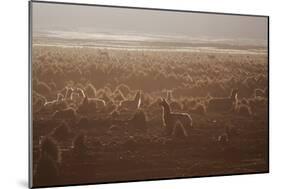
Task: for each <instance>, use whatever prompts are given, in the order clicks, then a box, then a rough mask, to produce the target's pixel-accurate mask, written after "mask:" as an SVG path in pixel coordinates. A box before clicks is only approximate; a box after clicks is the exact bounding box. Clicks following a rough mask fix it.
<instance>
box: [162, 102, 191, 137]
mask: <svg viewBox="0 0 281 189" xmlns="http://www.w3.org/2000/svg"><path fill="white" fill-rule="evenodd" d="M160 106H162V109H163V113H162V119H163V126H164V128H165V130H166V132H167V134H169V135H170V134H171V133H172V131H173V128H174V126H175V125H176V123H177V122H178V121H179V122H180V123H181V124H182V125H183V128H184V129H185V130H187V131H188V130H190V129H191V128H192V118H191V116H190V115H189V114H187V113H175V112H171V109H170V105H169V104H168V103H167V101H166V100H165V99H164V98H162V100H161V102H160Z"/></svg>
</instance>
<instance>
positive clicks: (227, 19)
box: [33, 3, 267, 40]
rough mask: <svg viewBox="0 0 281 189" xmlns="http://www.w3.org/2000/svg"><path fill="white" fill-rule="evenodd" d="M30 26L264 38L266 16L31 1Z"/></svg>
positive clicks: (265, 38) (35, 27)
mask: <svg viewBox="0 0 281 189" xmlns="http://www.w3.org/2000/svg"><path fill="white" fill-rule="evenodd" d="M33 27H34V29H35V31H37V30H38V29H46V30H54V29H66V30H72V31H83V30H87V31H95V30H97V31H109V32H110V31H119V32H124V33H126V32H138V33H146V34H165V35H174V34H180V35H186V36H190V37H210V38H230V39H236V38H237V39H238V38H243V39H258V40H267V18H265V17H249V16H233V15H216V14H201V13H188V12H174V11H172V12H171V11H155V10H138V9H124V8H108V7H94V6H77V5H75V6H74V5H63V4H47V3H33Z"/></svg>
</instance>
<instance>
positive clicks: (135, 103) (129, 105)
mask: <svg viewBox="0 0 281 189" xmlns="http://www.w3.org/2000/svg"><path fill="white" fill-rule="evenodd" d="M140 105H141V92H140V91H138V92H137V93H136V95H135V98H134V100H123V101H121V102H120V106H119V108H121V109H123V108H124V109H128V110H136V109H139V107H140Z"/></svg>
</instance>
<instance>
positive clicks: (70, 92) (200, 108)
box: [34, 87, 264, 134]
mask: <svg viewBox="0 0 281 189" xmlns="http://www.w3.org/2000/svg"><path fill="white" fill-rule="evenodd" d="M118 92H119V93H121V92H120V91H118ZM166 94H167V95H166V98H163V97H159V98H158V100H156V101H155V102H154V106H156V107H158V108H160V107H161V108H162V113H161V114H162V126H163V127H162V128H164V130H165V131H166V133H167V134H172V133H173V130H175V127H180V128H181V130H183V132H184V133H188V132H189V131H190V130H191V128H192V118H191V115H190V114H193V113H201V114H202V113H204V112H205V111H207V112H208V113H213V112H215V113H234V112H235V110H237V108H238V110H240V109H241V107H242V109H243V108H244V109H246V111H245V112H244V114H246V113H249V112H250V110H247V108H248V106H246V105H240V106H238V102H239V100H238V89H237V88H235V89H232V90H231V93H230V95H229V96H226V97H220V98H219V97H210V96H209V97H208V98H209V99H208V101H207V103H206V104H204V105H202V104H203V103H199V104H197V106H196V108H190V109H189V110H190V111H186V110H183V109H182V107H181V106H180V105H179V103H178V102H177V101H176V100H174V99H173V97H172V91H167V93H166ZM262 94H264V92H263V91H262V90H261V89H258V90H256V91H255V96H258V95H262ZM37 95H38V94H37ZM122 96H123V95H122ZM37 99H39V100H37V101H36V103H34V111H36V112H37V113H49V115H52V118H53V119H56V120H77V118H78V117H80V118H81V117H83V116H91V115H100V114H105V115H107V116H111V118H112V119H115V118H116V117H118V115H120V114H121V113H122V112H123V111H126V112H127V113H128V112H129V113H133V114H136V112H138V111H143V112H148V111H150V109H152V108H151V107H153V105H152V103H151V105H150V106H148V107H147V108H143V103H144V100H143V99H144V98H143V93H141V91H140V90H138V91H135V96H134V98H131V99H130V98H124V97H122V100H119V101H118V100H117V101H113V100H106V98H99V97H89V96H88V94H87V92H85V89H82V88H79V87H77V88H72V87H64V88H63V89H62V90H60V91H59V92H58V93H57V98H56V99H55V100H51V101H48V100H46V98H45V97H43V96H42V95H40V96H39V97H37ZM244 101H246V102H244ZM242 102H243V103H244V104H247V103H248V101H247V100H245V99H243V100H242ZM244 106H245V107H246V108H245V107H244ZM239 108H240V109H239ZM242 113H243V111H242ZM144 116H145V113H144Z"/></svg>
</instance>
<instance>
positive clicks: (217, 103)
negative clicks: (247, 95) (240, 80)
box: [208, 89, 238, 112]
mask: <svg viewBox="0 0 281 189" xmlns="http://www.w3.org/2000/svg"><path fill="white" fill-rule="evenodd" d="M237 94H238V89H232V91H231V93H230V96H229V97H224V98H212V99H210V100H209V104H208V112H230V111H233V110H235V107H236V105H237V102H238V98H237Z"/></svg>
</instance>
